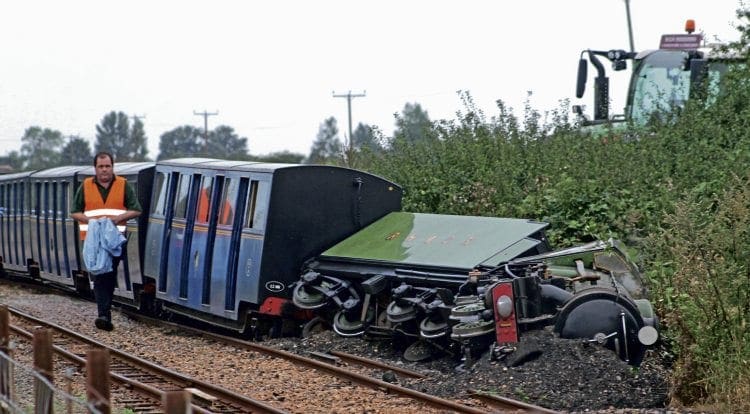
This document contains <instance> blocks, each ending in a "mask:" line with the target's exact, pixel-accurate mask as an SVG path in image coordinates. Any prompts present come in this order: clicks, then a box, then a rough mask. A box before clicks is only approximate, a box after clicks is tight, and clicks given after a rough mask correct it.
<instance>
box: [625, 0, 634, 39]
mask: <svg viewBox="0 0 750 414" xmlns="http://www.w3.org/2000/svg"><path fill="white" fill-rule="evenodd" d="M625 13H626V14H627V17H628V36H629V37H630V51H631V52H635V44H634V43H633V24H632V23H631V22H630V0H625Z"/></svg>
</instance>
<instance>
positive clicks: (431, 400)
mask: <svg viewBox="0 0 750 414" xmlns="http://www.w3.org/2000/svg"><path fill="white" fill-rule="evenodd" d="M123 312H124V313H126V314H127V315H128V316H129V317H131V318H134V319H137V320H140V321H142V322H146V323H149V324H154V325H160V326H164V325H167V326H172V327H174V328H176V329H181V330H185V331H189V332H191V333H193V334H195V335H200V336H204V337H206V338H210V339H213V340H215V341H220V342H223V343H225V344H227V345H231V346H234V347H237V348H240V349H247V350H251V351H255V352H260V353H263V354H266V355H269V356H272V357H276V358H282V359H285V360H289V361H292V362H293V363H295V364H299V365H304V366H307V367H310V368H313V369H317V370H320V371H323V372H326V373H328V374H332V375H334V376H337V377H339V378H343V379H346V380H350V381H353V382H356V383H359V384H361V385H364V386H367V387H370V388H373V389H380V390H386V391H387V392H388V393H389V394H395V395H400V396H404V397H408V398H412V399H415V400H418V401H421V402H424V403H426V404H428V405H431V406H433V407H436V408H438V409H442V410H450V411H451V412H456V413H487V412H497V411H515V412H531V413H555V411H553V410H548V409H546V408H544V407H540V406H537V405H533V404H529V403H525V402H523V401H518V400H514V399H512V398H507V397H500V396H496V395H492V394H488V393H483V392H479V391H473V390H469V391H467V393H468V395H469V397H471V398H473V399H475V400H477V401H479V402H481V403H482V404H484V405H486V406H487V408H484V409H483V408H476V407H470V406H467V405H464V404H460V403H457V402H455V401H452V400H448V399H445V398H440V397H436V396H434V395H430V394H426V393H423V392H420V391H416V390H413V389H411V388H407V387H403V386H400V385H397V384H393V383H390V382H387V381H383V380H380V379H377V378H374V377H373V375H377V373H383V372H392V373H394V374H395V375H400V376H404V377H409V378H418V379H424V378H426V376H425V375H424V374H421V373H419V372H416V371H412V370H408V369H404V368H402V367H398V366H394V365H389V364H386V363H383V362H381V361H378V360H374V359H370V358H365V357H361V356H358V355H352V354H349V353H346V352H342V351H337V350H331V351H329V352H327V353H320V352H310V353H309V354H310V357H305V356H303V355H300V354H296V353H293V352H288V351H284V350H280V349H277V348H273V347H269V346H265V345H261V344H258V343H255V342H249V341H245V340H242V339H237V338H233V337H230V336H226V335H221V334H217V333H213V332H208V331H205V330H201V329H196V328H193V327H188V326H185V325H181V324H177V323H174V322H167V321H163V320H161V319H154V318H150V317H147V316H144V315H141V314H138V313H134V312H130V311H127V310H125V311H123ZM344 364H346V365H347V366H349V367H350V366H352V365H359V366H362V367H365V368H368V369H371V370H374V372H375V373H376V374H373V373H372V372H370V373H369V375H368V373H366V372H364V373H363V372H362V371H361V370H357V371H355V370H352V369H345V368H342V367H341V366H340V365H344Z"/></svg>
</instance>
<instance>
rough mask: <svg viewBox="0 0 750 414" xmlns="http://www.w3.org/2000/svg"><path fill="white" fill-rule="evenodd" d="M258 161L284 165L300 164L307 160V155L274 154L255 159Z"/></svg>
mask: <svg viewBox="0 0 750 414" xmlns="http://www.w3.org/2000/svg"><path fill="white" fill-rule="evenodd" d="M254 158H255V160H256V161H262V162H273V163H283V164H299V163H301V162H302V160H304V159H305V154H300V153H297V152H290V151H280V152H272V153H270V154H267V155H259V156H257V157H254Z"/></svg>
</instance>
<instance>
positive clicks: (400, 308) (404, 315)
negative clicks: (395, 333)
mask: <svg viewBox="0 0 750 414" xmlns="http://www.w3.org/2000/svg"><path fill="white" fill-rule="evenodd" d="M386 315H387V317H388V321H389V322H391V323H394V324H396V323H403V322H407V321H410V320H412V319H414V318H416V317H417V309H416V308H415V307H414V306H413V305H399V304H398V303H396V302H391V303H389V304H388V308H387V309H386Z"/></svg>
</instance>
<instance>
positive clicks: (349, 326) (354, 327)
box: [333, 308, 375, 336]
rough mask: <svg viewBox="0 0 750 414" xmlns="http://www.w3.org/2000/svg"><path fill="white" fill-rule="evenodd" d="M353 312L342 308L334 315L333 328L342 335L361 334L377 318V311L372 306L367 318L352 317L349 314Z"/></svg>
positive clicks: (368, 310)
mask: <svg viewBox="0 0 750 414" xmlns="http://www.w3.org/2000/svg"><path fill="white" fill-rule="evenodd" d="M352 314H353V312H346V311H344V310H340V311H338V312H336V315H334V316H333V330H334V331H335V332H336V333H337V334H339V335H341V336H359V335H362V334H363V333H365V330H366V329H367V327H368V326H369V325H370V324H371V323H372V321H373V320H374V319H375V312H374V311H373V310H372V308H368V309H367V314H366V316H365V320H364V321H363V320H360V319H359V318H352V319H350V316H349V315H352Z"/></svg>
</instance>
